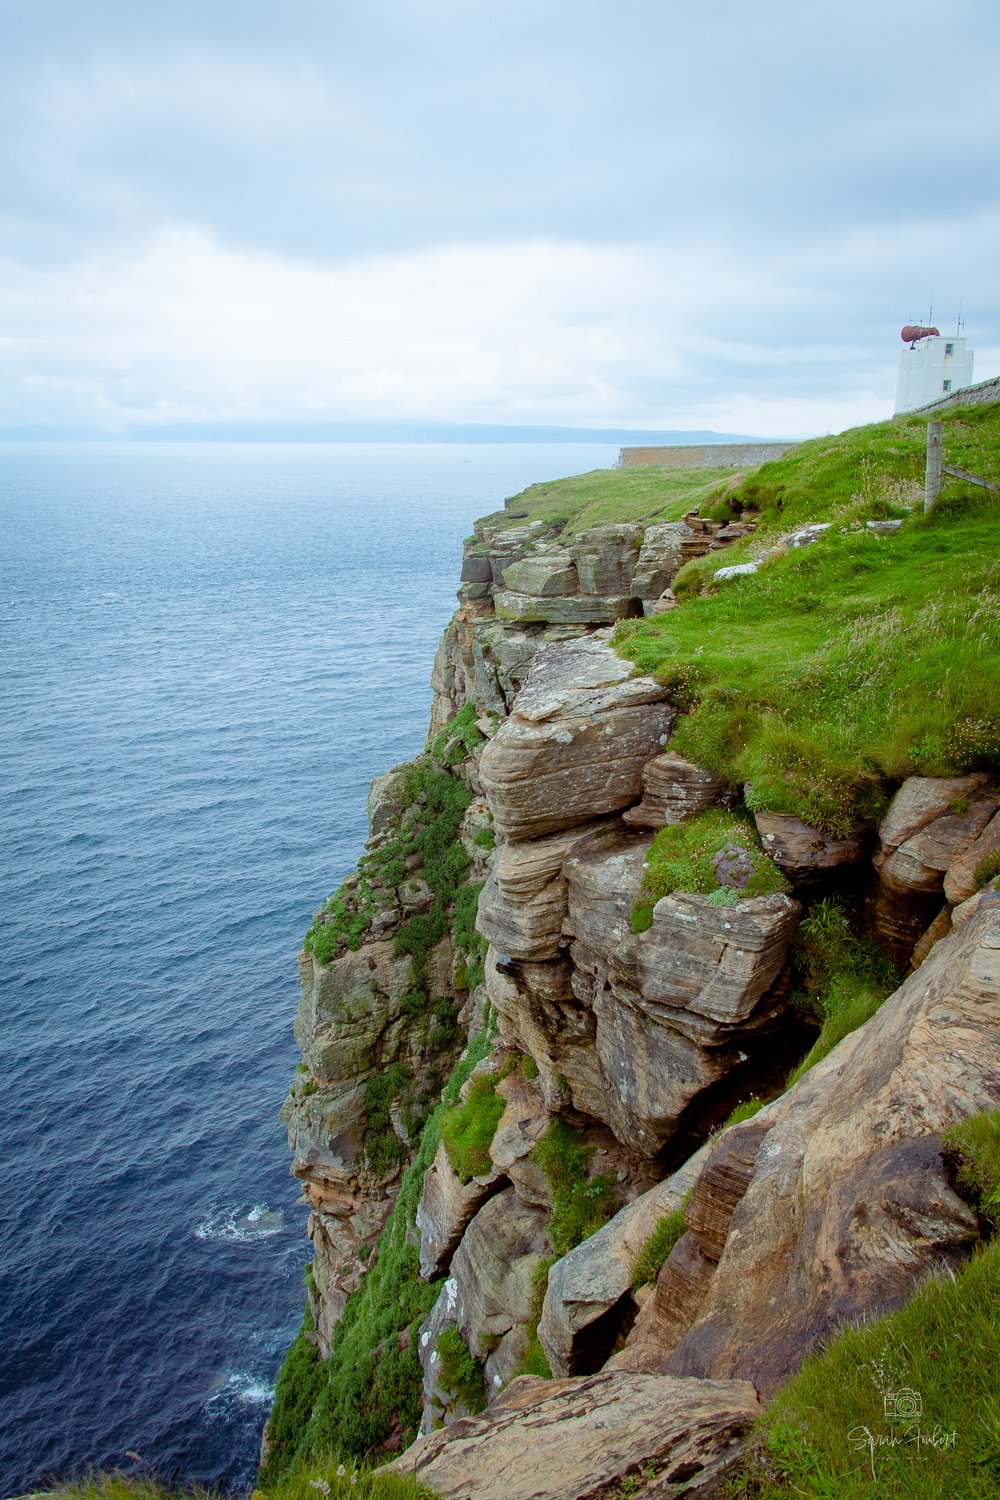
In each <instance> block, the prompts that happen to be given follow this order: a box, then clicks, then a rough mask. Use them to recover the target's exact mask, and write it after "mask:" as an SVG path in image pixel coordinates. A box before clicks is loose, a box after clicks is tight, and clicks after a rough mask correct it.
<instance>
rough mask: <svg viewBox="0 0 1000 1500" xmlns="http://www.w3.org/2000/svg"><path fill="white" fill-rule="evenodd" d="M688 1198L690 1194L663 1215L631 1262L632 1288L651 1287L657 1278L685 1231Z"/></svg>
mask: <svg viewBox="0 0 1000 1500" xmlns="http://www.w3.org/2000/svg"><path fill="white" fill-rule="evenodd" d="M690 1196H691V1194H690V1193H688V1194H687V1196H686V1197H685V1199H684V1202H683V1203H680V1204H678V1206H677V1207H676V1208H673V1209H671V1210H670V1212H669V1213H668V1214H664V1216H663V1218H662V1219H660V1221H659V1222H658V1223H657V1224H656V1225H655V1227H654V1229H653V1231H652V1233H651V1234H650V1236H649V1238H648V1239H647V1240H646V1243H645V1244H644V1245H643V1247H642V1249H641V1250H640V1251H639V1253H638V1255H637V1256H636V1258H635V1261H634V1262H633V1265H632V1285H633V1286H647V1285H651V1284H652V1283H653V1282H655V1280H656V1278H657V1277H658V1276H659V1274H660V1271H661V1269H662V1268H663V1266H664V1264H665V1263H666V1259H667V1256H668V1255H669V1254H670V1252H671V1250H672V1249H673V1248H674V1246H675V1245H676V1244H677V1241H678V1240H679V1239H680V1238H681V1236H682V1235H683V1234H684V1232H685V1230H686V1229H687V1225H686V1224H685V1222H684V1209H685V1208H686V1206H687V1201H688V1198H690Z"/></svg>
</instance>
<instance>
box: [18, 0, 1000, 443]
mask: <svg viewBox="0 0 1000 1500" xmlns="http://www.w3.org/2000/svg"><path fill="white" fill-rule="evenodd" d="M0 34H2V42H0V434H2V433H3V432H7V433H12V432H23V431H28V430H33V429H38V430H39V431H46V430H49V431H52V432H57V431H62V430H73V431H80V432H87V433H93V434H95V435H107V436H119V435H123V434H135V433H155V432H156V431H158V430H160V429H167V428H169V429H171V430H175V429H176V428H177V427H178V426H181V427H183V426H186V425H189V426H190V427H191V429H192V430H196V429H197V428H198V427H199V425H200V424H206V423H212V422H243V423H246V422H250V423H261V424H268V423H270V424H281V423H283V422H289V423H292V422H294V423H295V424H296V425H297V426H301V425H302V424H306V425H308V424H310V423H317V424H322V423H329V422H351V421H362V420H363V421H372V420H379V421H382V420H385V421H393V420H395V421H400V420H406V421H434V422H451V423H500V424H531V425H535V424H539V425H545V424H560V425H567V426H573V427H624V428H669V429H702V428H709V429H713V430H716V431H720V432H729V433H747V434H753V435H757V436H761V437H802V436H808V435H812V434H815V433H821V432H827V431H830V432H832V431H839V430H841V429H842V428H844V427H846V426H849V425H852V424H854V423H857V422H864V421H869V420H878V419H880V418H882V417H885V416H888V415H889V414H890V413H891V411H892V406H893V399H894V395H895V379H896V368H897V364H898V359H899V351H900V349H901V347H902V345H901V342H900V338H899V330H900V328H901V327H902V325H903V324H904V323H907V322H911V321H917V322H923V321H925V320H926V318H927V315H928V312H929V309H930V306H931V303H932V301H933V310H934V321H935V323H937V325H938V326H939V327H940V328H941V331H942V333H944V332H954V331H955V328H956V323H957V318H958V315H959V311H960V309H961V313H962V316H963V318H964V319H965V322H966V327H965V329H964V331H965V332H966V333H967V335H968V337H969V342H970V346H971V347H972V348H974V349H975V350H976V367H975V378H976V379H985V378H986V377H987V376H990V375H993V374H997V373H1000V277H998V276H997V274H996V272H997V263H998V254H997V251H998V240H1000V233H998V232H1000V170H998V160H997V157H998V150H997V148H998V135H1000V126H998V123H997V111H996V101H997V99H998V98H1000V7H998V6H997V5H996V0H945V3H942V0H933V3H927V0H906V3H902V0H865V3H857V0H837V3H836V4H832V3H830V0H826V3H820V4H816V5H809V4H805V3H803V0H794V3H791V0H789V3H786V0H758V3H756V4H748V3H747V0H710V3H707V4H704V5H692V4H691V3H690V0H684V3H678V0H614V3H612V0H530V3H524V0H503V3H502V4H498V3H496V0H491V3H486V0H365V3H364V4H360V3H359V0H287V3H286V4H284V5H280V6H279V5H276V4H275V3H274V0H143V3H138V4H137V3H136V0H88V3H87V4H82V3H80V0H0Z"/></svg>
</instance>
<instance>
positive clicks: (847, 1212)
mask: <svg viewBox="0 0 1000 1500" xmlns="http://www.w3.org/2000/svg"><path fill="white" fill-rule="evenodd" d="M998 907H1000V903H997V904H996V905H994V904H992V903H989V902H987V903H986V904H985V905H983V904H981V905H980V909H979V910H978V911H977V912H976V913H975V914H974V915H973V916H972V917H971V918H970V919H969V920H968V921H967V922H966V923H964V925H963V926H961V927H960V928H959V929H958V930H957V931H956V932H953V933H952V935H951V936H950V937H947V938H945V939H943V940H942V941H941V942H939V943H938V944H936V946H935V947H934V948H933V949H932V950H931V952H930V954H929V956H928V957H927V958H926V959H925V961H924V963H923V964H922V966H921V967H920V968H919V969H918V970H917V972H916V973H914V974H913V975H911V976H910V978H909V979H908V980H907V981H906V982H905V983H904V984H903V985H902V986H901V988H900V989H899V990H897V991H896V993H895V995H893V996H891V997H890V998H889V999H888V1000H886V1001H885V1003H884V1004H883V1006H882V1007H881V1009H880V1010H879V1011H878V1012H877V1013H876V1014H875V1016H873V1017H872V1019H871V1020H870V1021H868V1022H867V1023H866V1024H865V1025H864V1026H862V1027H861V1028H859V1029H858V1030H857V1031H855V1032H853V1033H852V1034H851V1035H850V1036H848V1037H846V1038H845V1039H844V1041H842V1042H841V1043H840V1044H839V1046H837V1047H836V1048H835V1049H834V1050H833V1052H831V1053H830V1055H829V1056H828V1057H827V1058H825V1059H824V1060H823V1061H822V1062H820V1063H818V1064H817V1065H816V1066H815V1067H814V1068H812V1069H811V1070H810V1072H808V1073H807V1074H806V1075H805V1076H804V1077H803V1078H802V1079H801V1080H800V1081H799V1082H798V1083H797V1084H796V1085H795V1086H794V1087H793V1088H792V1089H790V1090H789V1091H788V1093H787V1094H785V1095H784V1096H782V1098H780V1099H778V1100H776V1101H775V1102H774V1103H773V1104H771V1105H769V1106H767V1108H766V1109H764V1110H762V1111H761V1112H760V1113H759V1114H758V1115H757V1116H755V1118H754V1119H753V1121H751V1122H748V1127H742V1128H743V1129H747V1128H749V1126H750V1125H752V1126H753V1127H754V1130H755V1131H757V1132H766V1134H764V1135H763V1139H762V1142H761V1144H760V1145H759V1147H758V1149H757V1151H756V1156H755V1161H754V1167H753V1175H752V1178H751V1180H750V1183H749V1186H748V1187H747V1189H746V1192H745V1193H744V1194H743V1196H742V1198H741V1199H740V1201H739V1202H738V1203H737V1204H736V1206H735V1208H734V1210H733V1213H732V1218H731V1220H730V1226H729V1232H728V1236H727V1238H726V1240H725V1244H724V1247H723V1249H722V1253H721V1256H720V1257H719V1261H718V1267H717V1269H716V1270H715V1272H714V1274H713V1275H712V1277H711V1282H710V1285H709V1286H708V1289H707V1293H706V1295H705V1298H704V1302H703V1303H702V1305H701V1307H700V1310H698V1312H697V1314H696V1316H695V1317H694V1319H693V1321H692V1323H691V1326H690V1327H689V1328H688V1330H687V1331H686V1332H685V1333H684V1334H683V1336H682V1337H681V1338H680V1340H679V1341H678V1342H677V1343H676V1347H674V1348H673V1350H672V1352H670V1353H668V1355H667V1358H666V1361H665V1364H664V1365H663V1366H662V1368H663V1369H664V1370H665V1371H667V1372H669V1373H674V1374H681V1375H689V1376H695V1377H712V1378H721V1377H723V1376H727V1377H728V1376H738V1377H740V1378H745V1379H751V1380H753V1382H754V1384H755V1385H756V1386H757V1388H758V1389H759V1390H761V1391H762V1392H765V1393H767V1392H770V1391H771V1390H773V1389H774V1388H775V1386H776V1385H778V1384H779V1383H780V1382H781V1381H783V1380H784V1379H786V1378H787V1377H788V1376H789V1375H790V1374H791V1373H792V1372H793V1371H794V1370H795V1369H796V1368H797V1366H798V1364H799V1363H800V1361H801V1360H802V1359H803V1358H804V1357H805V1355H807V1354H808V1353H809V1352H810V1351H811V1350H812V1349H815V1348H816V1347H817V1346H819V1345H820V1344H822V1342H823V1341H824V1340H825V1339H827V1338H828V1337H829V1336H830V1334H831V1333H832V1332H833V1331H834V1329H835V1328H837V1327H838V1326H839V1325H840V1324H842V1323H845V1322H853V1321H856V1320H858V1319H861V1318H865V1317H872V1316H876V1315H879V1314H881V1313H884V1312H887V1311H890V1310H892V1309H893V1308H895V1307H898V1306H899V1305H900V1304H901V1303H902V1302H903V1301H904V1300H905V1298H906V1297H907V1296H908V1295H909V1293H910V1292H911V1291H912V1289H913V1286H914V1284H915V1283H916V1282H917V1281H918V1280H919V1278H920V1277H921V1276H923V1275H925V1274H927V1273H928V1272H930V1271H932V1270H937V1269H939V1268H941V1267H942V1266H949V1265H955V1264H956V1263H957V1262H958V1261H959V1260H961V1258H962V1257H963V1256H964V1255H965V1254H967V1253H968V1249H969V1247H970V1245H971V1243H972V1242H973V1241H974V1239H975V1237H976V1235H977V1220H976V1215H975V1214H974V1213H973V1212H972V1210H971V1209H970V1208H969V1207H968V1206H967V1205H966V1204H965V1203H963V1202H962V1200H961V1199H960V1198H958V1197H956V1195H955V1193H954V1192H953V1191H952V1189H951V1187H950V1186H949V1183H948V1179H947V1175H946V1171H945V1167H944V1163H943V1161H942V1156H941V1136H940V1133H941V1132H943V1131H945V1130H947V1129H948V1127H949V1126H951V1125H953V1124H955V1123H957V1122H958V1121H960V1120H962V1119H964V1118H966V1117H967V1116H969V1115H971V1114H975V1113H977V1112H978V1111H980V1110H983V1109H991V1108H992V1109H996V1108H997V1107H998V1105H1000V909H998ZM710 1165H711V1164H710V1163H709V1164H708V1166H706V1169H705V1170H706V1171H708V1170H709V1166H710ZM697 1195H698V1188H697V1186H696V1188H695V1196H694V1197H693V1198H692V1204H693V1203H694V1202H695V1197H697ZM689 1222H691V1220H690V1219H689ZM680 1251H681V1245H678V1246H677V1247H676V1248H675V1250H674V1252H673V1255H672V1256H671V1258H670V1260H668V1262H667V1264H666V1266H665V1267H664V1269H663V1272H661V1281H662V1280H663V1279H664V1278H665V1277H666V1276H667V1275H668V1273H669V1272H670V1265H671V1261H672V1260H673V1258H674V1256H676V1255H678V1253H679V1252H680ZM657 1291H658V1293H659V1285H658V1288H657ZM675 1332H676V1330H675Z"/></svg>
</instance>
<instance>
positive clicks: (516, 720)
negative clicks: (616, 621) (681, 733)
mask: <svg viewBox="0 0 1000 1500" xmlns="http://www.w3.org/2000/svg"><path fill="white" fill-rule="evenodd" d="M630 674H631V668H630V667H629V665H628V663H627V662H624V661H622V659H621V657H619V656H618V655H617V654H616V653H615V651H614V650H613V649H612V647H611V645H610V643H609V640H608V637H607V635H606V634H605V633H604V632H601V633H599V634H596V635H591V636H588V637H586V638H585V639H583V640H579V641H575V642H572V643H570V644H567V645H554V646H549V647H548V648H547V649H546V650H544V651H542V652H539V653H538V654H537V655H536V656H535V658H534V659H533V661H532V664H531V667H530V669H529V672H528V679H527V682H526V683H525V685H524V687H523V688H522V690H521V692H520V693H519V694H518V696H517V699H516V700H515V704H514V708H513V710H512V712H511V715H510V717H509V718H508V719H507V720H506V721H505V722H504V723H503V724H502V725H501V727H500V729H499V730H498V732H497V734H496V735H495V736H494V738H493V739H492V740H491V742H490V744H489V745H488V746H487V748H486V750H485V751H484V753H483V757H482V760H481V762H480V775H481V777H482V782H483V787H484V790H485V792H486V795H487V797H488V799H489V803H490V807H491V809H492V811H493V817H494V821H495V824H496V828H497V832H498V833H499V834H501V835H503V836H505V837H507V838H510V839H515V840H516V839H528V838H538V837H540V836H541V835H543V834H546V833H553V832H555V831H557V830H559V829H565V828H570V827H573V826H574V825H578V824H581V823H586V822H590V821H591V820H592V819H593V818H595V817H597V816H600V815H601V814H602V813H607V812H613V811H615V810H617V809H619V808H623V807H627V806H628V805H629V803H630V802H634V801H637V800H638V797H639V795H640V794H641V790H642V768H643V766H644V764H645V762H646V761H647V760H648V759H649V758H650V757H651V756H652V755H655V754H656V752H657V751H658V750H659V749H660V747H661V745H662V744H663V743H664V741H665V740H666V737H667V735H668V734H669V732H670V728H671V726H672V724H673V721H674V718H675V710H674V709H673V707H672V706H671V705H670V704H669V703H668V702H667V694H666V692H665V690H664V689H663V688H662V687H660V685H659V684H658V683H656V682H654V681H653V679H652V678H650V677H632V676H631V675H630Z"/></svg>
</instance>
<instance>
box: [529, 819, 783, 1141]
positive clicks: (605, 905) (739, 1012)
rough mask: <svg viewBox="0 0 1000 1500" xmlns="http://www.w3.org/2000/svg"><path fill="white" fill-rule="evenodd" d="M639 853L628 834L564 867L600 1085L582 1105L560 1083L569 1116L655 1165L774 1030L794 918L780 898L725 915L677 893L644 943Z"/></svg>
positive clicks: (656, 913)
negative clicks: (637, 926)
mask: <svg viewBox="0 0 1000 1500" xmlns="http://www.w3.org/2000/svg"><path fill="white" fill-rule="evenodd" d="M647 845H648V839H643V838H639V837H637V836H632V835H627V834H618V835H611V836H609V837H604V838H599V837H591V838H589V839H585V840H582V841H581V842H580V843H579V844H578V845H577V846H576V848H575V849H574V850H573V852H572V853H571V854H570V855H569V856H568V857H567V859H566V862H565V865H564V869H565V872H566V876H567V880H568V882H569V889H570V898H569V915H568V921H567V928H568V931H569V932H570V933H571V934H572V938H573V941H572V944H571V948H570V953H571V956H572V962H573V970H572V976H571V979H572V985H573V992H574V994H575V995H576V997H577V999H578V1000H579V1001H580V1003H581V1007H582V1009H583V1011H584V1013H585V1014H589V1015H592V1017H593V1022H594V1031H593V1043H592V1047H593V1052H594V1055H595V1057H596V1060H597V1063H598V1064H599V1072H600V1075H602V1076H603V1078H604V1080H605V1086H604V1089H603V1091H598V1095H597V1097H594V1096H593V1094H589V1095H588V1096H586V1097H585V1096H584V1095H583V1094H582V1092H581V1093H579V1094H578V1092H577V1084H576V1079H575V1078H574V1076H573V1074H572V1073H569V1072H567V1073H566V1074H565V1076H566V1078H567V1080H568V1082H569V1085H570V1088H571V1090H572V1095H573V1102H574V1104H575V1106H576V1107H577V1108H578V1109H581V1110H586V1111H587V1112H589V1113H593V1114H596V1115H597V1117H598V1118H599V1119H603V1120H604V1121H606V1123H607V1124H608V1125H609V1126H610V1127H611V1129H612V1130H613V1131H614V1133H615V1135H616V1136H617V1137H618V1139H619V1140H620V1141H623V1142H625V1143H626V1144H628V1145H630V1146H632V1147H633V1148H635V1149H636V1150H638V1151H642V1152H646V1153H648V1154H654V1153H655V1152H657V1151H658V1150H659V1149H660V1148H661V1147H662V1146H663V1144H664V1143H665V1142H666V1141H667V1140H668V1139H669V1137H670V1136H671V1135H672V1134H673V1132H674V1130H675V1129H676V1128H677V1125H678V1123H679V1121H680V1118H681V1116H682V1115H683V1114H684V1112H685V1111H686V1110H687V1109H688V1108H689V1107H690V1106H691V1105H692V1102H693V1101H694V1100H695V1099H696V1098H697V1097H698V1095H699V1094H701V1093H703V1092H704V1091H706V1090H708V1089H710V1088H713V1087H714V1086H715V1085H717V1084H718V1083H719V1082H720V1080H722V1079H724V1078H725V1076H726V1075H727V1074H729V1073H730V1072H732V1071H733V1070H734V1068H736V1067H738V1066H739V1065H741V1064H742V1063H744V1062H746V1060H747V1057H748V1055H749V1052H748V1050H747V1049H748V1047H749V1046H750V1044H751V1042H752V1041H753V1039H755V1038H756V1036H757V1035H758V1034H760V1033H763V1032H766V1031H767V1030H769V1029H770V1028H772V1027H773V1025H774V1024H775V1020H776V1017H777V1016H778V1015H779V1014H780V1012H781V1010H782V1009H783V1007H784V996H783V994H777V993H776V994H775V995H774V996H772V995H771V994H770V991H771V989H772V987H773V985H774V982H775V980H776V979H777V977H778V975H779V973H780V971H781V969H782V968H783V966H784V963H785V960H786V957H787V954H788V949H789V946H790V944H791V941H792V938H793V937H794V935H795V932H796V930H797V927H798V918H799V910H800V908H799V904H798V902H796V901H793V900H791V899H790V898H789V897H787V896H758V897H755V898H753V899H751V900H744V901H740V902H738V903H737V904H736V905H735V906H731V907H729V906H716V905H714V904H713V903H712V902H711V901H709V899H708V898H707V897H706V896H702V895H696V894H689V893H685V892H675V893H674V894H673V895H671V896H666V897H664V898H663V900H661V901H659V902H657V904H656V906H655V908H654V910H653V922H652V926H651V927H650V929H649V930H648V931H647V932H642V933H633V932H632V931H631V924H630V913H631V908H632V903H633V901H634V899H635V897H636V895H637V894H638V892H639V888H640V883H641V878H642V865H643V859H644V856H645V851H646V847H647ZM550 1046H551V1044H550ZM587 1081H589V1079H588V1080H587Z"/></svg>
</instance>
